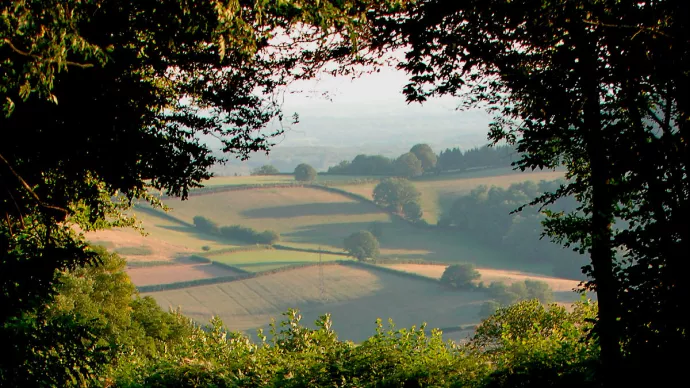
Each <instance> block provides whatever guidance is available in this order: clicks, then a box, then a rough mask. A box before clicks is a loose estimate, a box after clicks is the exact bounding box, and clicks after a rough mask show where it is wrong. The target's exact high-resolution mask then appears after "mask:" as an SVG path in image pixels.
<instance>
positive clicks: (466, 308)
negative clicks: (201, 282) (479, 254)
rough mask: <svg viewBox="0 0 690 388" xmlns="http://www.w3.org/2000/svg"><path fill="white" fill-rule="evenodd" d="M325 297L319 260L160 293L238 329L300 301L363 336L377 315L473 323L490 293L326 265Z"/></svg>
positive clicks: (349, 336) (190, 311)
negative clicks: (447, 287) (224, 281)
mask: <svg viewBox="0 0 690 388" xmlns="http://www.w3.org/2000/svg"><path fill="white" fill-rule="evenodd" d="M323 285H324V293H323V298H322V295H321V293H320V289H319V287H320V280H319V268H318V267H317V266H314V267H308V268H300V269H295V270H290V271H284V272H280V273H277V274H272V275H266V276H260V277H256V278H252V279H244V280H239V281H233V282H228V283H222V284H214V285H207V286H199V287H191V288H186V289H180V290H171V291H162V292H155V293H151V294H149V295H151V296H153V297H154V298H155V299H156V300H157V301H158V302H159V304H161V305H162V306H164V307H167V306H171V307H176V306H181V307H182V310H183V311H184V312H185V314H187V315H189V316H191V317H192V318H194V319H196V320H199V321H207V320H208V319H209V318H210V317H211V316H218V317H220V318H222V319H223V321H224V322H225V323H226V325H228V327H229V328H230V329H232V330H237V331H243V332H246V333H249V334H253V333H254V332H255V330H256V329H257V328H266V327H267V324H268V323H269V322H270V320H271V319H272V318H275V319H278V318H279V317H280V314H281V313H282V312H284V311H286V310H287V309H288V308H299V309H300V312H301V314H302V315H303V317H304V318H303V321H304V323H306V324H311V323H312V322H313V321H314V320H316V319H317V318H318V316H319V315H321V314H323V313H326V312H330V313H331V314H332V317H333V321H334V325H333V328H334V329H335V330H336V331H337V332H338V334H339V336H340V338H341V339H346V340H353V341H361V340H363V339H365V338H366V337H368V336H370V335H372V334H373V333H374V329H375V325H374V322H375V321H376V319H377V318H382V319H384V321H385V320H386V319H387V318H392V319H393V320H394V322H395V323H396V325H397V326H400V327H405V326H408V327H409V326H411V325H415V324H416V325H419V324H421V323H422V322H427V323H428V324H429V326H430V327H450V326H458V325H472V324H476V323H478V321H479V317H478V315H477V314H478V311H479V308H480V306H481V304H482V303H483V301H484V300H486V297H485V295H484V294H482V293H475V292H457V291H452V290H447V289H444V288H441V287H440V286H439V285H438V284H435V283H433V282H425V281H422V280H415V279H407V278H403V277H400V276H397V275H394V274H388V273H384V272H379V271H372V270H367V269H360V268H353V267H350V266H343V265H325V266H323Z"/></svg>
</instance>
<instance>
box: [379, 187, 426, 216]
mask: <svg viewBox="0 0 690 388" xmlns="http://www.w3.org/2000/svg"><path fill="white" fill-rule="evenodd" d="M373 197H374V202H375V203H376V204H377V205H379V206H383V207H385V208H387V209H389V210H391V211H393V212H396V213H400V212H402V210H403V206H404V205H405V204H406V203H409V202H419V199H420V197H421V194H420V193H419V191H417V189H416V188H415V187H414V185H413V184H412V182H410V181H408V180H407V179H399V178H386V179H384V180H382V181H381V182H380V183H379V184H377V185H376V187H375V188H374V193H373Z"/></svg>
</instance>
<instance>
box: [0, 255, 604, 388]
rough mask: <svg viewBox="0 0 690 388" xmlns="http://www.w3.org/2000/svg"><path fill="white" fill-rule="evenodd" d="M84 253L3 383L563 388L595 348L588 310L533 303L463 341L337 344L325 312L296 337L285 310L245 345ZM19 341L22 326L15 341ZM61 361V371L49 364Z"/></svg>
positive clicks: (580, 376)
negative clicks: (169, 308) (552, 386)
mask: <svg viewBox="0 0 690 388" xmlns="http://www.w3.org/2000/svg"><path fill="white" fill-rule="evenodd" d="M96 253H97V254H98V255H99V258H100V261H101V264H98V265H90V266H87V267H84V268H78V269H75V270H72V271H65V272H63V273H62V274H61V275H60V277H59V284H60V285H59V287H58V291H59V293H58V295H57V297H56V298H55V301H54V302H52V303H51V305H50V308H49V311H50V313H49V314H47V315H45V316H42V317H40V319H41V322H42V325H43V327H44V331H43V335H41V336H39V337H32V338H31V339H30V341H29V342H28V343H27V345H28V346H27V348H26V349H25V353H24V357H23V358H22V359H21V360H14V361H15V362H16V364H15V365H16V367H15V368H14V369H12V370H11V371H12V372H11V373H8V372H9V371H5V373H4V374H3V375H2V376H1V377H2V379H3V380H2V381H3V383H4V384H7V385H8V386H35V385H50V386H82V385H101V386H102V385H105V386H111V387H170V386H176V387H208V386H215V387H256V386H271V387H324V386H333V385H335V386H339V387H362V386H390V387H399V386H436V387H455V386H458V387H459V386H463V387H490V386H505V387H514V386H516V383H520V384H526V383H539V382H540V381H543V380H549V381H555V382H563V383H566V382H567V383H568V384H572V385H571V386H575V385H576V384H579V386H588V385H590V384H592V383H593V377H592V369H591V368H590V367H591V366H592V365H595V364H596V359H597V354H598V350H597V347H596V345H595V344H594V342H593V341H592V340H591V339H590V337H588V335H587V333H588V330H589V328H590V325H591V324H590V323H589V319H590V318H591V317H593V316H594V314H595V309H596V305H594V304H591V303H581V304H578V305H577V306H576V307H575V309H574V310H573V311H572V312H568V311H566V310H565V309H563V308H562V307H557V306H549V307H545V306H544V305H542V304H540V303H539V302H537V301H527V302H522V303H519V304H516V305H513V306H510V307H507V308H504V309H500V310H498V311H497V312H496V313H495V314H493V315H492V316H491V317H490V318H488V319H487V320H486V321H484V322H483V323H482V324H481V325H480V326H479V327H478V328H477V330H476V335H475V336H474V337H473V338H472V339H471V340H470V341H469V342H466V343H453V342H446V341H444V340H443V339H442V337H441V334H442V333H441V332H440V331H438V330H429V328H427V327H426V326H424V325H421V326H417V327H415V326H413V327H410V328H396V327H395V326H393V322H389V323H388V324H384V323H382V322H380V321H379V322H378V323H377V324H376V326H375V327H374V329H375V334H374V335H373V336H371V337H369V338H367V339H366V340H364V341H362V342H360V343H359V344H354V343H352V342H347V341H340V340H338V335H337V333H336V332H335V331H334V330H333V328H332V326H333V322H332V321H331V319H330V316H329V315H325V316H322V317H321V318H320V319H319V320H317V322H316V323H315V326H314V327H313V328H308V327H306V326H304V325H303V323H302V322H300V320H301V316H300V314H299V312H298V311H294V310H287V312H286V313H285V314H284V318H283V319H282V320H281V321H280V322H278V323H276V324H275V325H273V326H271V328H270V330H269V331H267V332H266V333H265V335H264V334H262V333H261V332H260V333H259V334H258V337H257V341H252V340H250V339H249V338H247V337H245V336H244V335H242V334H239V333H236V332H230V331H228V330H227V329H225V327H224V325H223V323H222V321H220V320H219V319H213V320H212V321H211V323H210V325H204V326H199V325H197V324H194V323H193V322H192V321H191V320H189V318H187V317H185V316H184V315H183V313H184V311H182V312H180V311H173V312H165V311H163V310H161V308H160V307H158V304H157V303H156V302H155V301H154V300H153V299H152V298H150V297H140V296H139V295H137V292H136V290H135V288H134V287H133V286H132V285H131V283H130V282H129V281H128V279H127V275H126V274H125V273H124V261H123V260H122V259H121V258H119V256H117V255H116V254H109V253H107V252H105V251H104V250H102V249H100V248H99V249H97V251H96ZM420 323H421V322H420ZM18 329H19V328H18ZM31 332H32V331H31V328H30V327H27V328H24V329H23V330H18V331H17V332H16V334H17V335H19V336H23V335H29V334H30V333H31ZM58 333H62V334H63V335H56V334H58ZM64 334H68V335H64ZM28 339H29V338H28V337H27V340H28ZM75 350H77V351H76V352H75ZM58 360H59V361H60V362H59V363H56V361H58ZM66 364H67V365H71V367H70V368H64V367H61V366H60V365H66ZM39 365H43V366H45V367H43V368H38V366H39ZM555 370H558V371H559V372H558V373H557V374H556V373H554V372H552V371H555ZM516 372H517V373H516ZM554 379H555V380H554ZM37 383H38V384H37Z"/></svg>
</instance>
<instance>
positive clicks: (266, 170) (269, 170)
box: [249, 164, 280, 176]
mask: <svg viewBox="0 0 690 388" xmlns="http://www.w3.org/2000/svg"><path fill="white" fill-rule="evenodd" d="M278 174H280V171H278V169H277V168H275V167H274V166H271V165H270V164H266V165H263V166H261V167H257V168H255V169H253V170H252V172H250V173H249V175H253V176H256V175H278Z"/></svg>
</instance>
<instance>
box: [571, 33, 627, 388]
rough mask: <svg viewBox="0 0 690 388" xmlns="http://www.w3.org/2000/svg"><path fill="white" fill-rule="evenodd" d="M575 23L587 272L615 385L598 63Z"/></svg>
mask: <svg viewBox="0 0 690 388" xmlns="http://www.w3.org/2000/svg"><path fill="white" fill-rule="evenodd" d="M586 28H587V27H586V26H584V25H583V26H578V27H576V29H577V30H578V32H579V34H577V35H578V36H577V37H576V38H577V39H578V40H579V42H578V45H577V47H578V51H579V53H578V54H579V55H578V57H579V66H580V74H582V78H581V80H580V82H581V84H580V87H581V91H582V96H583V98H584V110H583V116H584V128H583V130H584V141H585V147H586V152H587V156H588V158H589V162H590V177H589V185H590V187H591V198H590V200H591V204H590V205H591V219H590V233H591V238H592V246H591V248H590V258H591V261H592V270H593V271H592V272H593V273H592V275H593V277H594V282H595V285H596V291H597V299H598V303H599V313H598V318H599V319H598V323H597V334H598V336H599V345H600V346H601V363H602V372H603V374H602V376H601V377H602V380H603V383H604V384H605V385H606V386H614V384H615V383H616V380H615V379H616V377H617V376H616V375H617V371H619V370H620V369H619V368H620V365H621V349H620V332H619V330H618V327H617V323H616V322H617V318H618V313H617V311H618V297H617V295H618V287H617V285H616V283H617V280H616V277H615V273H614V251H613V246H612V229H611V224H612V220H613V212H614V206H615V202H614V198H613V193H612V192H611V187H610V179H611V176H610V175H611V171H610V166H609V161H608V158H607V155H608V154H609V152H610V151H611V150H610V149H608V148H609V147H607V145H608V142H607V134H606V133H605V128H604V124H603V123H602V115H601V108H602V107H601V103H600V96H599V84H600V79H599V77H600V75H599V69H598V63H597V50H596V43H594V42H592V39H593V38H592V37H591V36H589V34H588V33H587V31H586Z"/></svg>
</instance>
